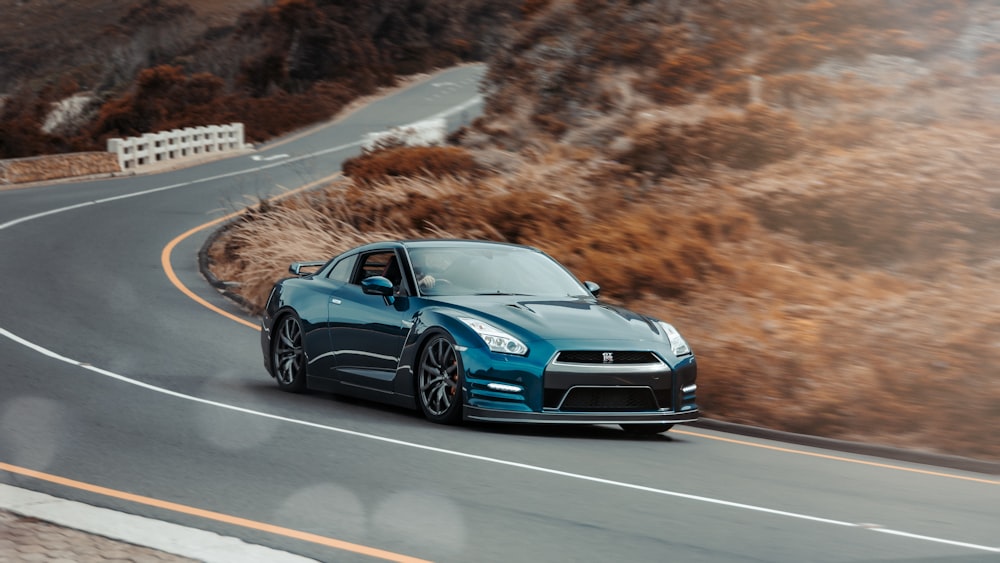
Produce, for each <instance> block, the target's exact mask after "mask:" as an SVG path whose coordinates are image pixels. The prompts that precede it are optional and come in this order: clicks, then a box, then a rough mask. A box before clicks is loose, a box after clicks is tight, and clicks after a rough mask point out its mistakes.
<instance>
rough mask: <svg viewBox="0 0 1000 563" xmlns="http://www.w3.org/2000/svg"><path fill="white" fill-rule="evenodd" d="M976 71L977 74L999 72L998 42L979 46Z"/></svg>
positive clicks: (999, 54)
mask: <svg viewBox="0 0 1000 563" xmlns="http://www.w3.org/2000/svg"><path fill="white" fill-rule="evenodd" d="M976 71H977V72H979V74H1000V43H990V44H989V45H983V46H982V47H980V48H979V57H978V58H977V59H976Z"/></svg>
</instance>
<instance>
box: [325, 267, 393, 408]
mask: <svg viewBox="0 0 1000 563" xmlns="http://www.w3.org/2000/svg"><path fill="white" fill-rule="evenodd" d="M400 264H402V262H401V261H400V258H399V256H397V254H396V252H395V251H394V250H392V249H389V250H379V251H373V252H368V253H364V254H362V255H360V256H359V259H358V263H357V265H356V266H355V268H354V273H353V275H352V277H351V279H350V283H347V284H345V285H343V286H342V287H341V288H339V290H338V291H337V292H335V293H334V294H333V295H331V299H330V303H329V305H328V310H329V326H330V336H331V339H332V347H333V350H334V351H335V358H334V373H335V375H334V377H335V378H336V379H337V380H338V381H339V382H340V383H341V384H344V385H352V386H356V387H364V388H366V389H370V390H377V391H382V392H386V393H391V392H392V391H393V387H394V381H395V378H396V368H397V366H398V365H399V355H400V353H401V352H402V349H403V343H404V340H405V338H406V334H407V332H409V326H410V324H411V323H410V322H409V320H410V318H411V317H412V312H411V311H410V299H409V298H408V297H406V295H407V294H408V293H409V291H408V282H407V280H406V279H405V278H406V276H404V275H402V274H403V268H401V267H400ZM372 276H383V277H386V278H388V279H389V280H390V281H392V282H393V285H394V286H395V287H396V288H397V290H396V292H395V293H396V295H395V296H394V297H393V298H391V299H390V298H386V297H383V296H381V295H369V294H365V293H364V292H363V291H362V289H361V281H362V280H363V279H365V278H367V277H372Z"/></svg>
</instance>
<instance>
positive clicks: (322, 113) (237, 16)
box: [0, 0, 520, 159]
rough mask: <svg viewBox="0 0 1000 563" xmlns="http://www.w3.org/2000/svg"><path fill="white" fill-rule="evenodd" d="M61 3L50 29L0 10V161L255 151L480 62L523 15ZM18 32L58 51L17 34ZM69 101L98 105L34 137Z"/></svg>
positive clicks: (458, 7) (467, 4) (22, 12)
mask: <svg viewBox="0 0 1000 563" xmlns="http://www.w3.org/2000/svg"><path fill="white" fill-rule="evenodd" d="M6 4H10V5H9V6H7V5H6ZM70 4H71V6H69V7H67V10H68V11H69V13H67V14H66V17H65V18H51V14H44V13H41V12H44V10H41V11H40V9H38V8H35V7H34V3H27V2H14V1H13V0H0V13H3V14H4V16H5V18H4V19H3V20H2V21H0V61H2V62H3V63H2V65H0V94H6V95H7V96H8V99H7V100H6V101H5V102H4V103H3V104H2V107H0V159H2V158H11V157H19V156H30V155H35V154H42V153H51V152H66V151H71V150H101V149H103V148H104V146H103V145H104V141H105V139H106V138H108V137H120V136H130V135H136V134H141V133H147V132H153V131H161V130H167V129H171V128H174V127H183V126H190V125H208V124H213V123H229V122H233V121H238V122H242V123H244V125H245V126H246V133H247V137H248V138H249V139H250V140H252V141H259V140H264V139H268V138H270V137H273V136H275V135H279V134H281V133H286V132H288V131H292V130H295V129H297V128H300V127H302V126H304V125H308V124H311V123H315V122H317V121H321V120H323V119H327V118H329V117H331V116H332V115H333V114H335V113H336V112H337V111H339V110H340V109H341V108H342V107H343V106H344V104H346V103H347V102H349V101H350V100H352V99H354V98H357V97H358V96H362V95H367V94H370V93H372V92H374V91H375V90H376V89H378V88H380V87H383V86H389V85H392V84H394V83H395V81H396V77H397V76H402V75H409V74H414V73H419V72H426V71H428V70H431V69H434V68H438V67H442V66H447V65H452V64H455V63H458V62H461V61H466V60H480V59H482V58H483V57H484V56H485V55H486V53H487V51H488V50H489V49H490V48H491V47H492V45H494V44H496V43H498V42H499V39H500V34H501V33H502V30H503V29H505V24H506V23H507V22H509V21H511V20H512V19H514V18H515V17H518V16H519V15H520V10H519V7H518V6H517V5H516V4H515V3H510V2H507V1H506V0H428V1H422V2H412V1H408V0H394V1H391V2H360V3H359V2H355V1H353V0H324V1H319V0H276V1H275V2H267V3H264V4H266V5H263V6H262V3H261V2H260V1H259V0H256V1H253V2H250V1H249V0H243V1H242V2H239V1H237V2H232V3H228V4H223V3H220V2H218V1H207V2H191V1H186V0H133V1H132V2H128V3H119V2H115V3H109V2H107V0H83V1H80V2H73V3H70ZM244 10H245V11H244ZM241 12H242V13H241ZM95 13H99V14H104V16H103V19H102V18H101V17H97V16H95ZM46 15H47V16H49V17H48V19H47V20H46V19H45V17H43V16H46ZM26 22H27V23H28V24H30V25H33V26H36V27H35V29H36V31H38V32H39V34H41V35H39V36H40V37H46V38H50V37H51V38H54V39H55V41H54V42H53V43H52V44H45V43H39V42H37V38H33V37H29V36H26V35H24V34H23V30H21V29H20V28H21V26H22V25H23V24H24V23H26ZM60 25H61V26H62V27H61V28H60ZM76 25H81V26H83V29H82V30H77V29H76V28H75V26H76ZM71 26H74V27H73V29H69V28H70V27H71ZM4 31H10V33H7V34H5V33H3V32H4ZM78 31H79V33H78ZM53 76H57V77H60V78H58V79H53V78H52V77H53ZM77 93H87V94H88V95H90V96H91V97H92V98H93V100H94V102H93V104H94V107H93V108H92V109H91V111H87V112H84V113H82V114H81V115H80V116H78V117H77V119H75V120H74V121H73V122H72V123H69V124H66V125H65V126H63V127H61V128H60V129H59V130H58V131H52V132H49V133H45V132H43V131H42V130H41V124H42V123H43V122H44V121H45V119H46V115H47V114H49V113H50V112H51V111H52V109H53V104H54V103H56V102H59V101H60V100H62V99H64V98H66V97H67V96H70V95H73V94H77Z"/></svg>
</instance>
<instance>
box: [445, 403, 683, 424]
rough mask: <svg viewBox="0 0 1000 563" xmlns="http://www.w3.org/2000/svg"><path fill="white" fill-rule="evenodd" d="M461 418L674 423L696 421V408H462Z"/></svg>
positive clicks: (510, 420)
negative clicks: (577, 410)
mask: <svg viewBox="0 0 1000 563" xmlns="http://www.w3.org/2000/svg"><path fill="white" fill-rule="evenodd" d="M464 414H465V419H466V420H479V421H483V422H524V423H531V424H546V423H548V424H678V423H682V422H694V421H696V420H698V416H699V415H698V409H697V408H691V409H690V410H686V411H682V412H675V411H650V412H565V411H557V410H554V409H553V410H548V409H546V410H543V411H542V412H524V411H508V410H500V409H488V408H483V407H475V406H470V405H465V410H464Z"/></svg>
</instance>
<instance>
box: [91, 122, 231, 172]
mask: <svg viewBox="0 0 1000 563" xmlns="http://www.w3.org/2000/svg"><path fill="white" fill-rule="evenodd" d="M244 148H246V143H245V141H244V128H243V124H242V123H230V124H228V125H209V126H207V127H206V126H200V127H185V128H184V129H173V130H171V131H163V132H160V133H146V134H144V135H142V136H141V137H127V138H124V139H108V152H110V153H115V155H116V156H117V157H118V165H119V166H120V167H121V169H122V171H133V172H134V171H136V170H138V169H141V168H145V167H147V166H151V165H154V164H160V163H165V162H170V161H173V160H183V159H189V158H194V157H198V156H203V155H206V154H214V153H222V152H230V151H238V150H243V149H244Z"/></svg>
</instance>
